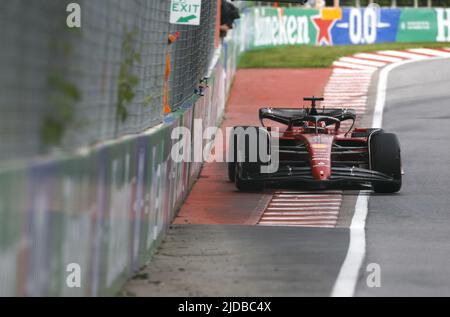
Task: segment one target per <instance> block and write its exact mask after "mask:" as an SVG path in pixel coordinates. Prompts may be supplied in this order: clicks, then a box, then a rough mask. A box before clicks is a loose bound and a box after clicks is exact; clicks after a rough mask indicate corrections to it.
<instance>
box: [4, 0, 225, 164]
mask: <svg viewBox="0 0 450 317" xmlns="http://www.w3.org/2000/svg"><path fill="white" fill-rule="evenodd" d="M72 2H76V3H78V4H79V5H80V7H81V23H82V27H81V28H72V29H70V28H68V27H67V25H66V19H67V16H68V15H69V13H68V12H66V8H67V5H68V4H69V3H72ZM169 6H170V0H95V1H89V0H78V1H69V0H2V1H0V39H1V41H2V49H1V50H0V69H1V70H2V71H1V72H0V109H1V110H2V112H1V116H0V160H1V161H4V160H10V159H18V158H29V157H32V156H36V155H45V154H48V153H52V152H54V151H60V150H72V149H75V148H78V147H80V146H85V145H91V144H94V143H96V142H99V141H104V140H109V139H115V138H118V137H120V136H122V135H124V134H130V133H138V132H141V131H143V130H145V129H147V128H150V127H152V126H155V125H157V124H159V123H160V122H162V119H163V115H164V114H163V94H164V73H165V62H166V53H167V49H168V48H167V36H168V34H169V32H174V31H180V33H181V36H180V39H179V40H178V41H177V42H176V44H175V45H173V46H172V47H171V54H172V76H171V80H170V85H169V92H170V93H169V97H170V99H169V100H170V104H171V106H172V108H173V109H175V108H176V107H178V106H180V104H181V103H182V102H183V101H184V100H186V98H188V97H189V96H191V95H192V93H193V92H194V89H195V87H196V85H197V84H198V82H199V80H200V79H201V78H202V77H203V76H205V75H206V72H207V68H208V66H209V63H210V60H211V57H212V54H213V52H214V43H215V31H216V25H215V23H216V14H217V1H216V0H203V1H202V24H201V26H175V25H170V24H169V14H170V13H169Z"/></svg>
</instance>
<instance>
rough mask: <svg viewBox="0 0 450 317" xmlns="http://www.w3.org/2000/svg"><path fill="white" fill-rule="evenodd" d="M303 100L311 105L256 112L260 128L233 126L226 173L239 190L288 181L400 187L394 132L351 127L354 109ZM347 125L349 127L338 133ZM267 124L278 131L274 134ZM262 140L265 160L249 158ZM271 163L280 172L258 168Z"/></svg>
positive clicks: (390, 189) (297, 184) (383, 190)
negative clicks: (275, 125) (275, 127)
mask: <svg viewBox="0 0 450 317" xmlns="http://www.w3.org/2000/svg"><path fill="white" fill-rule="evenodd" d="M304 100H305V101H311V102H312V106H311V107H310V108H305V109H287V108H262V109H260V111H259V117H260V120H261V123H262V127H234V130H233V133H232V134H231V138H230V142H229V151H228V152H229V155H230V156H229V163H228V174H229V178H230V180H231V181H233V182H235V184H236V186H237V188H238V189H239V190H241V191H255V190H261V189H263V187H264V185H265V184H270V183H290V184H291V185H294V186H295V187H298V188H303V187H306V186H308V185H315V186H319V187H320V188H326V187H329V186H330V185H333V186H343V187H344V186H345V187H348V186H350V187H351V186H358V187H360V186H370V187H372V188H373V190H374V191H375V192H376V193H395V192H398V191H399V190H400V189H401V186H402V164H401V153H400V145H399V141H398V139H397V136H396V135H395V134H391V133H385V132H384V131H383V130H381V129H367V128H358V129H354V125H355V122H356V114H355V113H354V112H353V111H352V110H348V109H320V110H319V109H317V106H316V103H317V102H318V101H323V99H322V98H314V97H313V98H305V99H304ZM346 121H348V122H349V123H351V126H350V127H349V128H347V129H346V130H347V131H341V126H342V123H343V122H346ZM267 123H269V124H271V123H275V124H277V125H278V126H280V125H281V128H280V129H279V130H278V133H275V129H274V128H273V127H271V126H268V125H267ZM255 135H256V138H257V139H254V136H255ZM275 138H276V140H275ZM261 141H263V142H261ZM274 141H276V142H274ZM264 142H267V146H266V148H267V149H266V150H264V149H263V152H264V151H265V152H266V153H265V154H266V156H267V158H268V159H264V160H263V159H262V158H261V155H256V156H255V155H252V154H253V153H257V152H261V145H262V144H265V143H264ZM275 144H276V145H275ZM274 159H278V160H279V161H278V164H277V165H278V169H277V170H276V171H273V172H270V173H267V172H262V167H264V166H268V165H270V164H272V163H273V162H271V160H274Z"/></svg>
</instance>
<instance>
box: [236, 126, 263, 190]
mask: <svg viewBox="0 0 450 317" xmlns="http://www.w3.org/2000/svg"><path fill="white" fill-rule="evenodd" d="M252 137H255V139H252ZM262 138H263V139H262ZM264 140H267V143H266V149H264V148H261V147H260V146H261V144H264V143H261V141H264ZM229 147H230V149H231V150H232V151H229V152H228V159H229V163H228V178H229V179H230V181H232V182H234V183H235V185H236V187H237V189H238V190H240V191H261V190H262V189H263V187H264V181H263V180H262V177H261V166H262V165H265V164H267V163H263V160H262V158H261V157H260V155H261V153H260V151H262V152H263V153H264V152H265V150H267V151H269V152H267V157H266V158H270V135H269V134H268V132H267V131H266V130H265V129H263V128H260V127H248V126H244V127H235V128H234V129H233V131H232V133H231V135H230V143H229Z"/></svg>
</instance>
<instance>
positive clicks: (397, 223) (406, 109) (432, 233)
mask: <svg viewBox="0 0 450 317" xmlns="http://www.w3.org/2000/svg"><path fill="white" fill-rule="evenodd" d="M449 123H450V59H445V60H434V61H421V62H415V63H411V64H406V65H403V66H400V67H398V68H396V69H394V70H393V71H392V72H391V73H390V76H389V79H388V91H387V99H386V108H385V112H384V121H383V128H384V129H386V130H389V131H392V132H395V133H397V134H398V136H399V138H400V142H401V145H402V156H403V165H404V169H405V172H406V175H405V176H404V186H403V189H402V191H401V193H400V194H398V195H392V196H388V197H386V196H372V197H371V198H370V201H369V215H368V219H367V223H366V228H367V230H366V240H367V249H366V261H365V262H366V264H365V265H363V268H365V267H367V265H368V264H369V263H377V264H379V265H380V267H381V287H380V288H367V287H366V280H365V278H364V277H362V278H361V279H360V281H359V284H358V287H357V291H356V296H450V186H449V184H450V170H449V166H450V124H449Z"/></svg>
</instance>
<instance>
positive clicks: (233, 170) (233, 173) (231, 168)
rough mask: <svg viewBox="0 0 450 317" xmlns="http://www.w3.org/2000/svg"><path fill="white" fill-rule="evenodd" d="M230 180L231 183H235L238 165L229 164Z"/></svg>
mask: <svg viewBox="0 0 450 317" xmlns="http://www.w3.org/2000/svg"><path fill="white" fill-rule="evenodd" d="M228 179H229V180H230V182H233V183H234V181H235V180H236V163H234V162H233V163H228Z"/></svg>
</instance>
